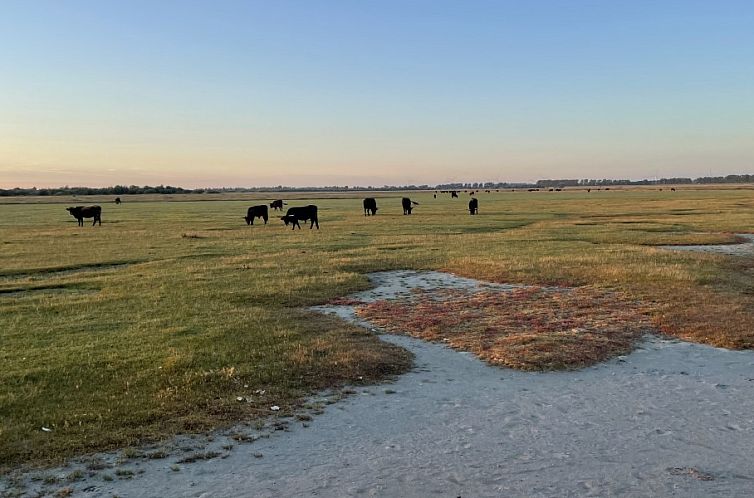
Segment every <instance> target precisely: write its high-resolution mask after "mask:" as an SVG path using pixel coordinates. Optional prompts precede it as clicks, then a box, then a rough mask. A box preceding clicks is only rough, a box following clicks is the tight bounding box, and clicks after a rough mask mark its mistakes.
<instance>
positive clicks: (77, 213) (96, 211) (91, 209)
mask: <svg viewBox="0 0 754 498" xmlns="http://www.w3.org/2000/svg"><path fill="white" fill-rule="evenodd" d="M65 210H66V211H68V212H69V213H71V216H73V217H74V218H76V220H77V221H78V222H79V226H80V227H83V226H84V218H94V221H93V222H92V226H94V225H96V224H97V222H99V224H100V226H102V208H101V207H100V206H75V207H69V208H65Z"/></svg>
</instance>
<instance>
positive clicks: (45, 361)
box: [0, 189, 754, 470]
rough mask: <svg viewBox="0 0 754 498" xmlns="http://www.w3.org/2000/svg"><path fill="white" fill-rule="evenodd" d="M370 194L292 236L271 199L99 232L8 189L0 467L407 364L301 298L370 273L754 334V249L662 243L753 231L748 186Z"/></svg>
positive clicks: (735, 343)
mask: <svg viewBox="0 0 754 498" xmlns="http://www.w3.org/2000/svg"><path fill="white" fill-rule="evenodd" d="M351 195H353V194H351ZM370 195H375V196H376V197H378V204H379V207H380V211H379V213H378V215H377V216H376V217H374V218H365V217H364V216H363V215H362V209H361V198H362V196H358V197H349V196H348V195H333V196H326V195H318V196H317V197H318V199H317V200H316V201H314V200H312V201H311V202H312V203H315V204H317V205H318V206H319V208H320V225H321V230H319V231H317V230H316V229H315V230H309V229H308V227H307V228H304V229H303V230H301V231H298V230H296V231H295V232H293V231H291V230H290V229H287V228H285V227H284V226H283V224H282V222H280V221H279V220H277V219H275V218H273V219H272V220H271V222H270V224H269V225H267V226H264V225H257V224H255V225H254V226H253V227H248V226H246V224H245V222H244V221H243V219H242V216H243V215H244V214H245V210H246V207H247V206H249V205H251V204H255V203H257V202H256V201H252V200H251V199H261V198H265V199H270V198H271V196H266V197H265V196H264V194H255V195H246V196H244V195H242V194H234V197H233V198H232V199H233V200H230V199H226V200H223V198H222V197H221V196H216V198H215V199H213V200H212V201H210V202H207V201H199V200H195V199H191V198H183V197H180V196H174V198H173V200H183V201H184V202H167V201H166V200H160V199H157V198H151V199H147V198H143V199H134V198H125V202H124V204H122V205H120V206H115V205H113V204H111V203H108V204H104V203H103V224H102V226H101V227H95V228H92V227H91V226H89V225H88V224H87V225H86V226H84V227H77V226H76V221H75V220H74V219H73V218H72V217H71V216H70V215H68V213H67V212H66V211H65V210H64V207H65V206H66V205H68V204H62V203H61V204H54V203H48V204H36V203H35V202H36V201H38V200H39V199H16V200H17V201H19V202H20V203H19V204H9V203H8V202H9V200H8V199H3V201H2V204H3V205H0V214H1V216H0V247H1V248H2V252H0V361H1V362H2V365H3V369H2V370H1V371H0V468H1V469H4V470H7V469H8V468H12V467H15V466H18V465H20V464H34V465H36V464H47V463H54V462H60V461H61V460H62V459H64V458H66V457H69V456H71V455H74V454H79V453H84V452H89V451H94V450H100V449H106V448H115V447H122V446H127V445H133V444H137V443H138V442H141V441H146V440H156V439H159V438H162V437H166V436H169V435H171V434H175V433H178V432H187V431H188V432H192V431H206V430H210V429H212V428H215V427H219V426H223V425H227V424H229V423H232V422H234V421H239V420H247V419H250V418H254V417H259V416H266V415H267V414H268V413H269V407H270V406H271V405H273V404H275V405H279V406H281V407H282V408H283V410H282V411H283V412H286V411H290V410H292V409H293V408H294V407H295V406H296V403H298V402H300V401H301V399H302V398H303V397H304V396H305V395H306V394H307V393H310V392H312V390H316V389H320V388H324V387H328V386H337V385H340V384H344V383H349V382H357V381H363V382H370V381H373V380H375V379H379V378H384V377H385V376H389V375H391V374H398V373H400V372H403V371H405V370H406V369H407V368H409V366H410V362H411V358H410V357H409V355H408V354H407V353H406V352H404V351H402V350H400V349H398V348H396V347H393V346H389V345H386V344H384V343H382V342H380V341H379V340H377V339H376V338H375V337H373V336H371V335H369V334H367V333H366V332H364V331H362V330H360V329H357V328H354V327H352V326H350V325H346V324H344V323H342V322H338V321H335V320H334V319H331V318H326V317H323V316H319V315H315V314H313V313H310V312H307V311H306V310H305V309H304V307H305V306H308V305H313V304H319V303H323V302H326V301H328V300H330V299H333V298H336V297H338V296H342V295H345V294H348V293H350V292H353V291H355V290H359V289H364V288H366V287H367V286H368V281H367V279H366V277H365V276H364V274H365V273H367V272H370V271H377V270H391V269H440V270H447V271H451V272H454V273H457V274H459V275H463V276H469V277H474V278H480V279H486V280H490V281H497V282H511V283H528V284H541V285H551V284H557V285H564V286H565V285H567V286H591V287H594V288H598V289H606V290H607V289H609V290H619V291H620V292H621V293H623V294H625V295H627V296H630V297H631V298H633V299H640V300H642V302H646V303H651V304H652V308H653V309H654V310H655V311H654V312H653V315H652V317H651V319H652V321H653V323H654V325H655V326H656V327H657V328H658V329H659V330H661V331H662V332H664V333H667V334H670V335H674V336H677V337H680V338H683V339H687V340H692V341H697V342H702V343H707V344H712V345H716V346H723V347H729V348H750V347H752V346H754V261H753V260H752V259H751V258H730V257H725V256H719V255H712V254H697V253H680V252H670V251H665V250H662V249H656V248H653V247H652V246H654V245H660V244H688V243H723V242H732V241H734V240H735V237H734V235H733V234H734V233H736V232H754V191H752V190H732V189H730V190H712V189H709V190H679V191H678V192H669V191H667V189H666V190H665V191H663V192H659V191H657V190H638V189H637V190H626V191H615V190H611V191H609V192H605V191H601V192H595V191H592V192H591V193H589V194H587V193H586V192H559V193H548V192H538V193H526V192H516V193H511V192H505V193H503V192H501V193H491V194H486V193H481V194H479V196H478V197H479V199H480V215H479V216H469V215H468V212H467V211H466V202H467V199H466V198H464V196H462V197H461V199H453V200H451V199H450V198H449V197H448V196H446V195H442V196H440V198H438V199H433V198H432V195H431V193H413V194H411V197H412V198H413V199H414V200H416V201H418V202H419V203H420V205H419V206H418V207H417V208H416V210H415V211H414V215H412V216H402V210H401V207H400V197H401V196H402V195H403V194H370ZM272 197H282V198H286V199H290V198H293V197H294V196H286V195H284V194H283V195H274V196H272ZM295 197H299V198H302V200H300V201H290V205H295V204H299V205H302V204H308V203H309V202H310V201H309V200H306V195H303V194H297V195H296V196H295ZM56 200H58V199H45V200H44V201H45V202H50V201H56ZM136 200H138V201H139V202H135V201H136ZM99 202H102V200H101V199H100V200H99ZM84 203H88V201H86V200H84V201H83V202H82V200H79V201H78V202H76V204H84ZM256 223H259V221H257V222H256ZM360 378H361V379H362V380H357V379H360ZM256 391H264V394H258V393H257V394H255V392H256ZM237 396H250V397H252V399H253V400H254V401H253V402H252V403H239V402H237V401H236V397H237ZM43 426H44V427H48V428H51V429H52V432H43V431H42V430H41V427H43Z"/></svg>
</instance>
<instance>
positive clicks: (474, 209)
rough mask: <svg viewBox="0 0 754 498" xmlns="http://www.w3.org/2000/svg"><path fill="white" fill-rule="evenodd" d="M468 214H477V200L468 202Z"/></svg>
mask: <svg viewBox="0 0 754 498" xmlns="http://www.w3.org/2000/svg"><path fill="white" fill-rule="evenodd" d="M469 213H471V214H479V200H478V199H471V200H470V201H469Z"/></svg>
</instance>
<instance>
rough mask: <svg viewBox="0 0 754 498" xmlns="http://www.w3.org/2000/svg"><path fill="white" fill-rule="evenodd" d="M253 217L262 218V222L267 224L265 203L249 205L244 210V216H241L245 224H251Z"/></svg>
mask: <svg viewBox="0 0 754 498" xmlns="http://www.w3.org/2000/svg"><path fill="white" fill-rule="evenodd" d="M254 218H262V219H263V220H264V224H265V225H266V224H267V220H268V214H267V205H266V204H260V205H259V206H251V207H250V208H249V209H248V210H247V211H246V216H244V217H243V219H245V220H246V224H247V225H253V224H254Z"/></svg>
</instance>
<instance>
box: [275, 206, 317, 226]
mask: <svg viewBox="0 0 754 498" xmlns="http://www.w3.org/2000/svg"><path fill="white" fill-rule="evenodd" d="M280 219H281V220H283V222H284V223H285V226H288V223H290V224H291V225H293V227H292V230H295V229H296V227H298V228H299V230H301V225H299V223H298V222H299V221H307V220H311V222H312V224H311V225H309V229H310V230H311V229H312V228H314V225H317V230H319V219H317V206H315V205H313V204H309V205H308V206H303V207H292V208H288V211H287V212H286V213H285V216H281V217H280Z"/></svg>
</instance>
